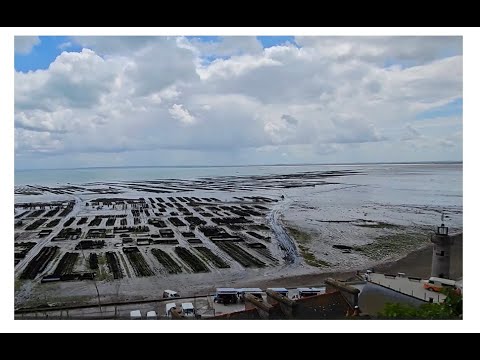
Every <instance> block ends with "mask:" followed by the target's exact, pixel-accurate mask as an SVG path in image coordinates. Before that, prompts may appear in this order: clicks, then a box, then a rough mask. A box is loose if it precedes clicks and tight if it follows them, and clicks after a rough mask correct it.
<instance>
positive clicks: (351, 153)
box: [15, 37, 463, 167]
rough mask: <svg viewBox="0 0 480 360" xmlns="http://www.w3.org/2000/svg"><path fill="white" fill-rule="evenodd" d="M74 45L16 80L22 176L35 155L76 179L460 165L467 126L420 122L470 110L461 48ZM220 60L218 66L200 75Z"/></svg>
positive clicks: (170, 41)
mask: <svg viewBox="0 0 480 360" xmlns="http://www.w3.org/2000/svg"><path fill="white" fill-rule="evenodd" d="M71 41H72V42H75V43H76V44H80V45H82V46H83V47H84V49H83V50H82V51H81V52H68V51H65V52H63V53H62V54H60V55H59V56H58V57H57V58H56V59H55V61H53V62H52V63H51V64H50V66H49V68H48V69H44V70H37V71H33V72H29V73H21V72H16V74H15V127H16V133H15V136H16V137H15V146H16V154H17V156H18V157H19V158H22V159H24V160H21V161H22V162H20V164H24V166H26V167H28V162H30V163H32V162H35V161H36V160H38V159H40V158H35V156H36V155H35V153H38V152H41V153H42V156H45V154H52V155H55V156H56V159H57V160H58V161H60V159H64V161H65V163H67V164H69V165H70V166H71V165H72V164H70V162H75V161H81V162H82V163H84V162H86V161H87V159H88V156H90V158H91V159H92V161H94V160H93V159H97V160H98V161H104V162H108V159H109V156H111V158H112V159H113V156H114V155H113V154H122V155H121V156H119V157H116V158H115V159H116V160H115V161H120V160H118V159H120V158H121V159H124V160H122V161H126V162H132V163H138V161H136V160H135V159H136V156H137V155H135V154H137V153H138V154H140V153H141V154H144V155H145V154H150V155H151V156H150V155H148V156H143V158H142V159H147V158H149V159H158V158H161V159H165V161H169V162H171V164H175V163H176V161H179V162H182V161H184V162H186V163H191V162H190V161H189V160H191V159H195V161H198V163H208V164H210V163H211V162H214V163H215V162H217V163H234V162H235V161H242V162H245V163H252V158H253V157H256V156H258V159H257V158H256V159H257V160H256V161H259V162H261V161H266V162H273V163H275V162H281V161H280V160H282V159H283V160H285V161H287V160H288V161H297V162H315V161H322V162H323V161H325V162H328V161H344V162H345V161H346V162H349V161H377V160H375V159H378V161H386V160H388V159H389V158H391V159H392V160H395V161H396V160H398V157H399V156H400V155H401V154H402V153H405V154H407V151H406V150H405V146H410V147H411V148H414V147H416V148H418V149H420V148H422V149H427V147H428V149H431V153H432V154H438V155H436V156H439V157H442V156H445V157H448V156H450V157H452V156H454V155H455V154H457V156H461V144H462V138H461V136H460V137H458V136H457V137H455V138H452V136H453V135H452V134H458V133H460V134H461V132H462V120H461V114H459V115H458V116H453V117H449V118H447V117H441V116H436V117H435V118H431V119H428V118H422V119H421V120H419V119H420V118H419V115H420V114H423V113H425V112H426V111H430V110H435V109H438V108H439V107H442V106H447V105H448V104H449V103H451V102H452V101H453V100H455V99H460V98H462V76H463V68H462V54H461V39H460V40H459V39H458V38H448V39H437V38H434V39H432V38H405V39H397V38H318V37H313V38H298V39H297V42H298V43H299V44H300V46H301V47H300V48H297V47H296V46H293V45H291V44H285V45H280V46H273V47H270V48H268V49H261V48H259V47H258V41H257V39H255V38H235V39H234V38H224V39H223V40H221V41H220V42H218V43H216V44H203V43H201V42H198V41H192V40H188V39H186V38H184V37H181V38H167V37H160V38H159V37H124V38H122V37H81V38H74V39H72V40H71ZM236 49H238V51H235V50H236ZM459 49H460V50H459ZM211 54H216V55H215V56H218V55H220V54H223V55H222V56H223V57H222V58H217V59H213V60H212V61H211V62H209V63H207V62H205V61H204V58H205V56H213V55H211ZM193 125H194V126H193ZM419 134H420V135H419ZM434 139H436V140H434ZM442 139H443V140H444V141H443V142H442V141H441V140H442ZM433 140H434V141H433ZM451 145H453V146H451ZM373 149H381V151H378V150H373ZM407 149H409V148H408V147H407ZM428 151H430V150H428ZM282 153H285V154H287V156H286V157H285V158H284V157H282V155H281V154H282ZM81 154H84V155H81ZM85 154H90V155H85ZM102 154H103V155H102ZM108 154H112V155H108ZM159 154H163V155H162V156H160V155H159ZM165 154H168V156H165ZM186 154H188V155H186ZM192 154H195V156H192ZM408 154H410V153H408ZM408 154H407V155H408ZM424 154H427V155H428V154H430V153H429V152H425V153H423V154H422V152H421V151H418V152H417V153H415V154H414V153H411V155H408V156H411V158H408V159H412V158H413V157H414V156H418V160H424V159H425V158H422V156H424ZM452 154H453V155H452ZM27 155H28V156H27ZM427 155H425V156H427ZM39 156H40V155H39ZM115 156H116V155H115ZM428 156H429V155H428ZM41 159H46V158H44V157H42V158H41ZM78 159H81V160H78ZM202 159H203V160H202ZM408 159H406V160H408ZM57 160H56V161H57ZM97 160H95V161H97ZM400 160H401V159H400ZM44 161H45V162H46V161H47V160H44ZM152 161H153V160H152ZM162 161H163V160H162ZM39 163H40V162H39ZM162 163H163V162H162ZM89 165H104V163H100V164H97V163H92V164H89Z"/></svg>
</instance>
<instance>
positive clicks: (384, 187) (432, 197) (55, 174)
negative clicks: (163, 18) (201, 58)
mask: <svg viewBox="0 0 480 360" xmlns="http://www.w3.org/2000/svg"><path fill="white" fill-rule="evenodd" d="M327 170H358V171H361V172H362V173H364V174H365V175H359V176H347V177H344V178H336V179H335V181H339V182H342V183H343V182H345V183H351V184H357V185H366V187H365V186H364V187H359V188H356V191H355V195H353V194H352V196H353V197H355V196H359V197H361V198H362V199H363V200H366V199H368V200H370V201H382V200H383V201H385V200H387V199H389V200H390V202H392V203H402V202H403V203H405V202H406V203H425V204H429V203H431V204H433V203H438V201H439V200H440V199H441V200H442V201H441V202H442V203H443V204H444V205H456V206H461V205H462V200H463V187H462V181H463V165H462V164H458V163H452V164H366V165H299V166H243V167H189V168H187V167H141V168H90V169H69V170H22V171H16V172H15V185H27V184H28V185H57V184H67V183H72V184H82V183H88V182H102V181H105V182H108V181H116V180H154V179H166V178H173V179H194V178H200V177H216V176H241V175H267V174H291V173H297V172H305V171H327Z"/></svg>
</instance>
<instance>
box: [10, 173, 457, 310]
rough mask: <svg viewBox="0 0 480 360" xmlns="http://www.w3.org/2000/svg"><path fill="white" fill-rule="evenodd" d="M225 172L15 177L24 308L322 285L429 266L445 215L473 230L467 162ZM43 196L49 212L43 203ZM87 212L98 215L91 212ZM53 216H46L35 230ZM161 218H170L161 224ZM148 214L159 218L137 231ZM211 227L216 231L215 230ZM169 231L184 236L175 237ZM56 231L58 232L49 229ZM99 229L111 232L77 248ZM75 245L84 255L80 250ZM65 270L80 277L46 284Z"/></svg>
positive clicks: (19, 299)
mask: <svg viewBox="0 0 480 360" xmlns="http://www.w3.org/2000/svg"><path fill="white" fill-rule="evenodd" d="M216 171H217V173H216V174H213V175H212V176H202V177H196V176H193V175H192V176H185V178H183V179H176V178H165V177H161V176H158V174H153V175H152V177H154V179H143V180H142V179H140V180H122V181H119V180H111V181H105V179H101V180H100V181H92V182H84V183H69V184H66V183H63V184H54V185H52V183H54V182H52V181H48V183H50V185H45V184H43V185H35V184H30V185H26V184H21V185H17V186H16V188H15V194H16V195H15V203H16V214H15V216H16V219H15V221H16V228H15V244H16V246H17V245H18V244H22V243H23V244H25V243H31V244H32V246H33V247H32V248H31V249H29V250H28V251H27V252H26V254H25V257H24V258H21V259H20V258H19V260H20V261H18V263H17V264H16V267H15V278H16V282H15V305H16V308H20V307H32V306H38V305H39V304H45V303H47V304H57V305H58V304H73V303H75V304H85V303H92V302H94V301H96V298H97V293H96V291H97V289H98V292H99V294H100V298H101V299H102V301H108V300H115V301H131V300H139V299H151V298H155V297H157V296H160V294H161V293H162V292H163V290H164V289H166V288H173V289H174V290H176V291H179V292H181V293H182V294H185V295H195V294H204V293H206V292H211V291H213V290H214V289H215V288H216V287H260V288H266V287H273V286H284V287H297V286H307V285H317V284H321V283H322V282H323V280H324V279H325V278H327V277H336V278H348V277H351V276H354V275H355V274H356V272H357V271H364V270H366V269H369V268H375V270H376V271H379V272H385V273H396V272H405V273H407V274H408V275H411V276H418V277H423V278H425V277H428V276H429V271H430V270H429V269H430V264H431V252H432V249H431V243H430V240H429V239H430V235H431V234H432V233H433V231H434V230H435V229H436V226H439V225H440V222H441V218H442V214H443V219H444V222H445V223H446V225H447V226H449V227H450V229H451V232H452V233H460V232H462V228H463V220H462V212H463V209H462V186H461V185H462V165H461V164H407V165H400V164H397V165H375V166H374V165H368V166H343V167H342V166H337V167H324V168H322V167H313V166H310V167H307V168H305V167H302V168H299V169H296V171H295V169H293V168H291V167H290V168H289V167H285V168H282V169H278V168H276V169H274V170H270V171H269V170H268V169H264V168H262V169H261V171H259V170H258V169H257V170H255V169H243V170H242V171H243V172H244V173H249V172H251V174H250V175H248V174H235V173H234V174H228V173H229V172H232V170H231V169H227V170H222V171H223V172H224V173H223V174H221V175H220V174H219V173H218V172H219V170H216ZM255 171H257V173H255ZM205 172H208V171H205ZM140 175H142V174H138V176H140ZM170 175H171V173H170ZM97 176H99V175H98V174H97ZM132 178H135V177H134V175H132ZM53 202H54V203H53ZM39 204H41V205H39ZM87 204H88V205H87ZM41 206H43V207H44V208H45V209H44V211H43V212H42V213H41V214H38V215H37V214H35V211H37V212H38V211H40V208H41ZM56 209H58V211H57V212H54V210H56ZM140 210H141V211H140ZM49 212H50V213H51V216H47V214H49ZM62 213H64V214H65V215H64V216H61V214H62ZM172 213H173V214H172ZM22 214H24V215H22ZM33 215H34V216H33ZM17 217H18V218H17ZM71 218H74V220H72V223H71V225H68V226H65V224H66V222H67V221H69V219H71ZM82 218H86V219H87V220H85V222H83V223H82V224H79V222H81V219H82ZM172 218H177V219H178V220H179V221H180V223H179V224H175V222H176V220H172ZM22 219H24V220H22ZM41 219H46V220H45V221H44V222H42V221H40V222H41V224H40V225H39V226H38V227H35V226H33V227H35V228H34V229H31V228H30V229H31V230H28V229H27V228H28V227H29V226H30V225H32V223H34V222H35V221H38V220H41ZM122 219H124V220H125V223H124V224H125V227H128V228H131V232H129V233H126V235H127V236H128V239H131V240H132V242H131V243H129V244H127V243H126V242H125V241H123V240H125V239H126V238H127V236H126V237H121V232H122V231H124V230H122V229H121V228H122V226H121V225H120V223H121V222H122ZM156 219H157V220H161V221H164V222H165V224H164V225H165V227H164V228H162V227H160V228H157V227H156V226H155V225H152V224H157V223H155V221H154V220H156ZM57 220H58V221H57ZM18 221H22V224H21V225H19V224H18ZM189 221H191V223H190V222H189ZM197 222H198V224H197ZM157 225H158V224H157ZM141 226H147V227H148V228H149V230H148V231H147V232H145V233H138V232H137V230H135V228H136V227H141ZM161 226H163V225H161ZM65 228H72V229H78V234H79V236H78V238H76V237H75V235H73V236H70V234H68V236H69V238H68V239H65V238H64V237H62V236H63V235H62V236H59V233H61V231H62V229H65ZM211 228H216V229H217V230H216V231H217V233H214V234H211V233H209V232H208V231H210V230H211ZM102 229H103V230H102ZM162 229H163V230H165V229H167V230H170V231H171V232H172V233H173V237H171V238H169V237H166V238H165V239H164V238H163V235H162V232H161V231H162ZM45 230H46V232H48V231H49V230H51V232H49V233H48V234H47V235H46V236H44V237H39V233H40V232H41V231H45ZM90 230H98V231H99V233H101V234H103V235H95V234H96V233H95V232H92V231H90ZM102 231H103V233H102ZM117 231H118V232H117ZM142 231H143V230H142ZM159 231H160V234H159ZM218 231H220V233H218ZM164 233H165V232H164ZM189 233H191V235H189ZM62 234H65V232H64V233H62ZM72 234H73V232H72ZM92 234H94V235H92ZM225 234H226V235H225ZM167 235H168V234H167ZM95 236H100V237H98V238H97V237H95ZM72 238H75V239H72ZM88 239H90V241H93V242H96V241H100V242H101V241H103V242H104V243H103V245H102V247H101V248H99V249H95V248H92V249H83V248H80V249H79V248H78V243H79V242H81V241H87V240H88ZM122 239H123V240H122ZM175 241H176V243H175ZM19 247H21V246H19ZM43 248H54V249H55V252H54V255H52V259H51V260H50V261H48V262H47V263H46V264H45V267H44V268H43V269H42V270H41V271H37V270H40V269H33V270H35V271H33V274H29V275H31V276H30V277H33V278H25V277H26V276H23V278H22V274H24V273H25V271H26V269H27V268H28V266H29V264H30V262H32V260H34V259H35V257H36V256H37V255H38V254H39V253H40V252H41V251H42V249H43ZM134 248H135V249H134ZM178 248H182V250H179V249H178ZM462 248H463V243H462V244H458V245H456V247H455V249H456V250H455V255H454V256H453V261H452V270H453V271H452V274H453V276H455V277H461V276H462V261H461V249H462ZM16 249H17V248H16ZM22 249H23V248H22ZM205 249H207V250H205ZM158 250H160V252H158ZM152 251H153V252H152ZM67 253H70V254H77V255H75V256H73V255H71V257H72V259H73V260H72V261H70V258H69V257H68V256H66V255H65V254H67ZM93 253H95V254H98V266H99V267H98V270H96V271H95V272H96V275H95V277H94V279H93V280H80V279H79V275H78V274H84V273H86V272H89V273H90V272H92V271H91V269H90V265H89V257H90V254H93ZM107 253H111V254H114V255H109V256H110V257H113V258H115V257H117V258H118V264H119V268H120V272H121V273H122V278H116V276H115V271H112V266H111V263H110V262H109V261H110V260H109V257H108V256H106V254H107ZM164 253H165V254H168V255H169V256H170V258H171V259H172V260H173V261H174V262H175V263H177V264H178V266H179V272H178V273H175V274H172V273H170V272H169V271H168V270H169V269H167V268H166V266H165V264H164V263H162V262H161V261H160V260H159V258H158V254H164ZM155 254H156V255H155ZM212 254H213V255H212ZM162 256H163V255H162ZM192 256H193V260H192ZM63 258H65V259H64V260H63V262H62V259H63ZM142 259H143V260H142ZM69 261H70V262H71V264H70V263H69ZM30 267H31V266H30ZM31 268H32V267H31ZM170 270H171V269H170ZM55 273H58V274H60V273H62V274H63V276H64V278H69V277H68V276H66V277H65V275H69V276H70V278H72V279H73V280H68V281H63V280H58V281H54V282H51V283H45V282H43V283H42V279H43V278H44V277H45V276H47V275H54V274H55ZM73 275H74V276H73ZM72 276H73V277H72ZM75 276H77V277H75ZM75 279H76V280H75ZM93 281H94V282H95V284H94V283H93Z"/></svg>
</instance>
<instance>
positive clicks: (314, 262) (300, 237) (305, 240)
mask: <svg viewBox="0 0 480 360" xmlns="http://www.w3.org/2000/svg"><path fill="white" fill-rule="evenodd" d="M287 231H288V233H289V234H290V236H291V237H292V238H294V239H295V241H296V242H297V245H298V249H299V250H300V255H301V256H302V257H303V258H304V259H305V262H306V263H307V264H308V265H310V266H315V267H318V268H323V267H327V266H330V264H329V263H328V262H326V261H323V260H320V259H317V258H316V257H315V255H314V254H313V253H312V252H311V251H310V249H309V247H308V244H310V242H311V240H312V237H311V235H310V234H308V233H306V232H303V231H300V230H298V229H295V228H293V227H287Z"/></svg>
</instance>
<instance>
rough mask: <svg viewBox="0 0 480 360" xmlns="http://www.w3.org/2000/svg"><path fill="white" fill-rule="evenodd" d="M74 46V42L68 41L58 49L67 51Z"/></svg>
mask: <svg viewBox="0 0 480 360" xmlns="http://www.w3.org/2000/svg"><path fill="white" fill-rule="evenodd" d="M72 46H73V44H72V42H71V41H66V42H64V43H61V44H60V45H58V48H59V49H60V50H65V49H68V48H71V47H72Z"/></svg>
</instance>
